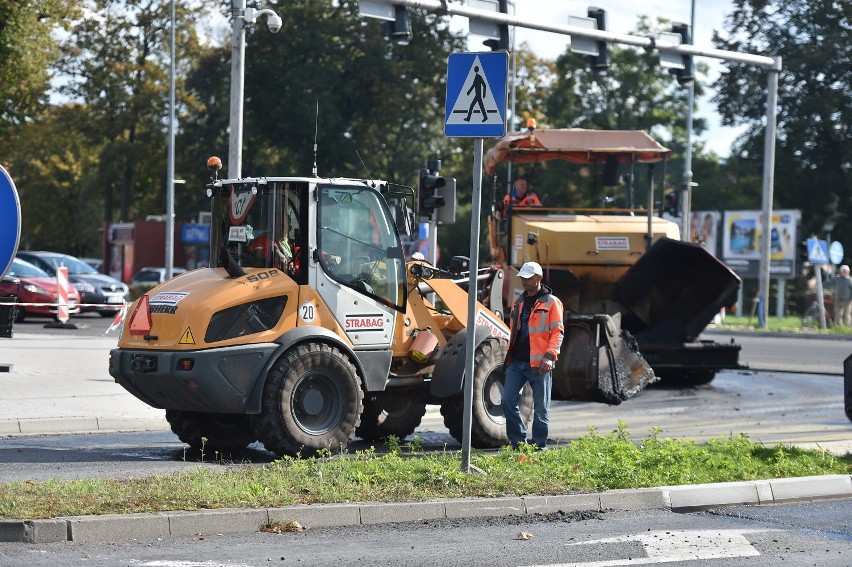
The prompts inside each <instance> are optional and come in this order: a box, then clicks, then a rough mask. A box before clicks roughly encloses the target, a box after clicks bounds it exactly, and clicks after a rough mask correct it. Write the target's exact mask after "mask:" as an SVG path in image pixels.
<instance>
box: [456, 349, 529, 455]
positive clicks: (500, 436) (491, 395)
mask: <svg viewBox="0 0 852 567" xmlns="http://www.w3.org/2000/svg"><path fill="white" fill-rule="evenodd" d="M505 354H506V341H504V340H499V341H498V340H496V339H489V340H486V341H484V342H483V343H482V344H481V345H479V347H478V348H477V349H476V353H475V354H474V369H475V370H474V373H473V413H472V419H471V424H470V442H471V445H473V446H474V447H476V448H477V449H491V448H496V447H501V446H503V445H508V444H509V438H508V437H507V436H506V415H505V414H504V413H503V384H505V381H506V375H505V372H504V370H503V359H504V357H505ZM532 406H533V404H532V390H531V389H530V388H529V386H527V387H526V388H525V389H524V395H523V397H522V398H521V416H522V417H523V419H524V421H525V422H528V421H529V419H530V416H531V415H532ZM441 415H442V416H443V417H444V425H445V426H446V427H447V429H449V430H450V435H452V436H453V437H455V438H456V440H458V441H461V440H462V430H463V421H464V391H462V392H460V393H458V394H456V395H455V396H453V397H451V398H449V399H447V400H446V401H445V402H444V403H443V404H441Z"/></svg>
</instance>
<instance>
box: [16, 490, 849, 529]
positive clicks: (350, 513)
mask: <svg viewBox="0 0 852 567" xmlns="http://www.w3.org/2000/svg"><path fill="white" fill-rule="evenodd" d="M850 497H852V476H850V475H826V476H811V477H798V478H782V479H775V480H758V481H747V482H729V483H717V484H698V485H683V486H663V487H660V488H644V489H636V490H610V491H606V492H599V493H584V494H565V495H555V496H540V495H531V496H516V497H504V498H458V499H446V500H429V501H423V502H364V503H361V504H308V505H296V506H285V507H281V508H257V509H245V508H235V509H220V510H198V511H186V512H184V511H176V512H159V513H154V514H108V515H103V516H73V517H63V518H51V519H45V520H0V542H8V543H12V542H14V543H37V544H42V543H59V542H66V541H74V542H83V543H85V542H116V541H128V540H138V539H154V538H165V537H180V536H191V535H197V534H204V533H207V534H214V533H215V534H224V533H231V534H233V533H250V532H256V531H259V530H260V529H261V528H262V527H263V526H266V525H268V524H270V523H272V522H280V523H282V524H286V523H288V522H290V521H292V520H295V521H297V522H299V524H300V525H302V526H304V527H307V528H320V527H340V526H357V525H374V524H390V523H396V522H414V521H421V520H439V519H456V518H481V517H489V516H524V515H532V514H548V513H555V512H577V511H597V512H603V511H605V510H634V511H635V510H660V509H662V510H670V511H672V512H693V511H697V510H704V509H708V508H714V507H718V506H735V505H758V504H770V503H781V502H795V501H801V500H813V499H822V498H850Z"/></svg>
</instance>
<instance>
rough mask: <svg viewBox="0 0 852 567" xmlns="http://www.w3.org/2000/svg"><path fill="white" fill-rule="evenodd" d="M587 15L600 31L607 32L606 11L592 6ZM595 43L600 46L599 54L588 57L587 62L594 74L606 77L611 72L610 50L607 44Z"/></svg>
mask: <svg viewBox="0 0 852 567" xmlns="http://www.w3.org/2000/svg"><path fill="white" fill-rule="evenodd" d="M586 13H587V14H588V16H589V17H590V18H592V19H594V20H595V21H596V22H597V26H598V29H599V30H600V31H606V10H604V9H603V8H595V7H594V6H590V7H589V9H588V11H587V12H586ZM595 43H596V44H597V46H598V54H597V55H587V56H586V60H587V61H588V62H589V66H590V67H591V68H592V71H593V72H595V73H600V74H602V75H605V74H606V72H607V71H608V70H609V49H608V48H607V42H605V41H596V42H595Z"/></svg>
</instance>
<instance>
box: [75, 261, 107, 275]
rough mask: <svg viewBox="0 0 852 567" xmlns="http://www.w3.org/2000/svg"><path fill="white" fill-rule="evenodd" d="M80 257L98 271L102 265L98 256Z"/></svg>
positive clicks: (102, 262)
mask: <svg viewBox="0 0 852 567" xmlns="http://www.w3.org/2000/svg"><path fill="white" fill-rule="evenodd" d="M80 259H81V260H83V261H84V262H85V263H87V264H88V265H90V266H91V267H93V268H94V269H95V270H97V271H98V272H100V271H101V268H103V267H104V261H103V260H102V259H100V258H80Z"/></svg>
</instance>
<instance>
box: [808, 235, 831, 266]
mask: <svg viewBox="0 0 852 567" xmlns="http://www.w3.org/2000/svg"><path fill="white" fill-rule="evenodd" d="M808 262H810V263H811V264H828V245H827V244H826V243H825V240H819V239H818V238H808Z"/></svg>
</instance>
